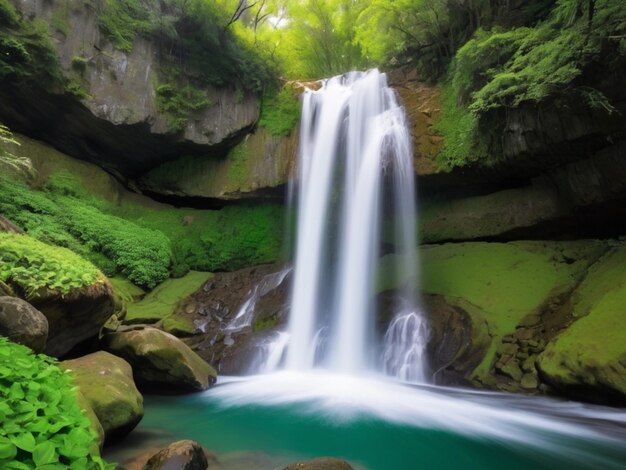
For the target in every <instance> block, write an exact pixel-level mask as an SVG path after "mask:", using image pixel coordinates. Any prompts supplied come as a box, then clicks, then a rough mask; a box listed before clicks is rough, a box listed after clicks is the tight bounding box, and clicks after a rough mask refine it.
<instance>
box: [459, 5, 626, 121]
mask: <svg viewBox="0 0 626 470" xmlns="http://www.w3.org/2000/svg"><path fill="white" fill-rule="evenodd" d="M594 4H595V8H594V9H593V12H592V14H591V15H590V14H589V11H588V10H586V8H588V3H587V2H580V1H579V0H561V1H559V2H558V4H557V7H556V8H555V10H554V11H553V12H552V15H551V16H550V17H549V19H548V20H547V21H544V22H542V23H540V24H538V25H536V26H535V27H532V28H526V27H523V28H513V29H510V30H502V29H498V28H494V29H492V30H490V31H483V30H479V31H478V32H477V33H476V35H475V36H474V38H472V39H471V40H470V41H468V42H467V44H465V45H464V46H463V47H462V48H460V49H459V51H458V52H457V54H456V58H455V61H454V63H453V66H452V69H451V76H452V84H453V87H454V88H455V91H456V93H457V95H458V97H459V98H460V99H461V100H462V101H464V102H469V109H470V110H471V111H472V112H473V113H475V114H477V115H480V114H484V113H486V112H488V111H489V110H492V109H497V108H502V107H515V106H519V105H520V104H521V103H524V102H535V103H536V102H540V101H543V100H546V99H548V98H551V97H555V96H558V95H559V94H560V93H566V92H567V93H570V92H572V91H574V92H578V93H580V94H582V96H583V97H584V99H586V100H587V101H588V102H589V103H590V104H591V105H592V106H594V107H601V108H604V109H606V110H608V111H612V110H613V109H614V108H613V106H612V105H611V104H610V103H609V102H608V100H607V99H606V97H605V96H604V95H602V93H601V92H600V91H598V90H594V89H591V88H590V87H588V86H584V85H582V84H580V83H579V78H580V77H581V76H582V75H583V73H584V71H585V69H586V68H587V67H589V66H591V65H592V64H593V63H595V62H596V61H598V60H600V59H601V56H602V51H603V50H604V48H606V47H609V46H610V45H611V39H610V38H612V37H615V38H617V37H619V36H620V35H621V34H623V33H624V31H626V10H625V9H624V8H623V2H622V1H621V0H597V1H596V2H594Z"/></svg>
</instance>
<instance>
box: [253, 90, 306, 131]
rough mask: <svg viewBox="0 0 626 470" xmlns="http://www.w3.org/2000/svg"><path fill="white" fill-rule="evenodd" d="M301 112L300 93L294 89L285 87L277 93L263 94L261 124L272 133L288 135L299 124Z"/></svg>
mask: <svg viewBox="0 0 626 470" xmlns="http://www.w3.org/2000/svg"><path fill="white" fill-rule="evenodd" d="M300 113H301V103H300V99H299V95H298V94H297V93H295V92H294V90H293V89H291V88H289V87H283V88H282V89H281V90H280V91H278V92H277V93H273V94H269V95H264V96H263V99H262V100H261V117H260V118H259V126H260V127H264V128H265V129H267V131H268V132H269V133H270V134H271V135H287V134H289V133H290V132H291V131H292V130H293V128H294V127H296V124H298V121H299V120H300Z"/></svg>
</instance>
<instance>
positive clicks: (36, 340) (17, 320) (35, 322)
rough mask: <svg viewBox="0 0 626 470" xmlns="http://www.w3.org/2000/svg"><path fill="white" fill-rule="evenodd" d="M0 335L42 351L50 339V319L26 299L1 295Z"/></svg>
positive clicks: (36, 350)
mask: <svg viewBox="0 0 626 470" xmlns="http://www.w3.org/2000/svg"><path fill="white" fill-rule="evenodd" d="M0 335H2V336H6V337H7V338H9V339H10V340H11V341H13V342H15V343H20V344H23V345H24V346H28V347H29V348H31V349H32V350H33V351H35V352H42V351H43V350H44V349H45V347H46V340H47V339H48V320H47V319H46V317H45V316H44V315H43V313H41V312H40V311H39V310H37V309H36V308H35V307H33V306H32V305H30V304H29V303H28V302H26V301H25V300H22V299H18V298H17V297H0Z"/></svg>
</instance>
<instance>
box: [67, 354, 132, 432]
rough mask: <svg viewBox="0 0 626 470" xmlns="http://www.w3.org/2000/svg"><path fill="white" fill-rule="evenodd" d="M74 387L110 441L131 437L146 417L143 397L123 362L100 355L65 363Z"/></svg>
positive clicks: (90, 355)
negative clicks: (83, 398)
mask: <svg viewBox="0 0 626 470" xmlns="http://www.w3.org/2000/svg"><path fill="white" fill-rule="evenodd" d="M59 365H60V367H62V368H63V369H66V370H69V371H70V373H71V374H72V379H73V380H74V383H75V384H76V385H77V386H78V389H79V390H80V392H81V393H82V394H83V395H84V397H85V399H86V400H87V403H88V404H89V406H90V407H91V409H92V410H93V412H94V413H95V414H96V416H97V417H98V421H100V424H101V425H102V429H103V430H104V433H105V438H106V440H107V441H109V440H110V439H117V438H120V437H123V436H124V435H126V434H128V433H129V432H130V431H132V430H133V429H134V427H135V426H136V425H137V423H139V421H141V418H142V417H143V397H142V396H141V394H140V393H139V391H138V390H137V387H136V386H135V382H134V381H133V371H132V368H131V367H130V364H128V363H127V362H126V361H125V360H124V359H122V358H120V357H117V356H114V355H113V354H109V353H108V352H105V351H98V352H96V353H93V354H88V355H87V356H83V357H80V358H78V359H72V360H69V361H63V362H61V363H59Z"/></svg>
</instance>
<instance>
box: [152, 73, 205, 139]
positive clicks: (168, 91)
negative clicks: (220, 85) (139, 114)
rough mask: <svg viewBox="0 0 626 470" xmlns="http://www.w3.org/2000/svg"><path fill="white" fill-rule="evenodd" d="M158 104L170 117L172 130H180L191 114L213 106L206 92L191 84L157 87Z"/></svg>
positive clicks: (161, 110) (169, 121) (158, 107)
mask: <svg viewBox="0 0 626 470" xmlns="http://www.w3.org/2000/svg"><path fill="white" fill-rule="evenodd" d="M156 105H157V109H158V110H159V112H161V113H164V114H166V115H167V117H168V124H169V127H170V130H171V131H172V132H180V131H182V130H183V129H184V128H185V126H186V125H187V121H188V120H189V117H190V115H191V114H193V113H195V112H198V111H201V110H202V109H205V108H208V107H209V106H211V102H210V101H209V100H208V98H207V97H206V94H205V92H203V91H202V90H200V89H199V88H196V87H194V86H191V85H187V86H184V87H180V86H177V85H160V86H158V87H157V89H156Z"/></svg>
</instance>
